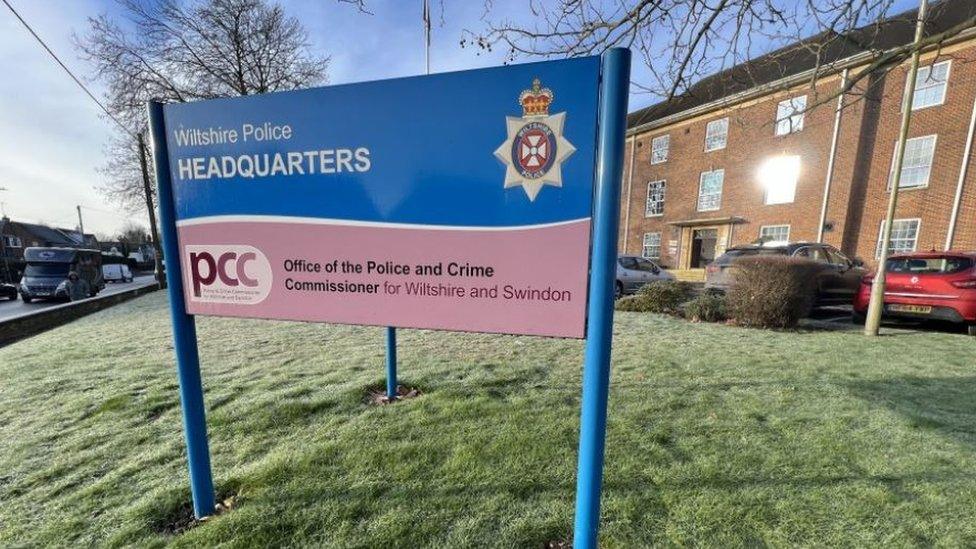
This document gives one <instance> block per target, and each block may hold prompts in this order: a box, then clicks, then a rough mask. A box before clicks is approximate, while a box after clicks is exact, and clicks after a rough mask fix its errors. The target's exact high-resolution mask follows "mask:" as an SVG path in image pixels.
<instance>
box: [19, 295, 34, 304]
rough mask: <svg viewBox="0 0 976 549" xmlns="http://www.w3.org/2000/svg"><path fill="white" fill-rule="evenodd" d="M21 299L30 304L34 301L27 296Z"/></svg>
mask: <svg viewBox="0 0 976 549" xmlns="http://www.w3.org/2000/svg"><path fill="white" fill-rule="evenodd" d="M21 299H23V300H24V303H30V302H31V301H32V300H31V298H29V297H27V296H26V295H25V296H21Z"/></svg>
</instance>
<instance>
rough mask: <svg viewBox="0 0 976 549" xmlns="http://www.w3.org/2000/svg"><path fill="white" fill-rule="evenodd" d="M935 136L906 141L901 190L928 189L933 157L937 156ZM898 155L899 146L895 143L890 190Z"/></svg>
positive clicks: (889, 183)
mask: <svg viewBox="0 0 976 549" xmlns="http://www.w3.org/2000/svg"><path fill="white" fill-rule="evenodd" d="M935 138H936V136H934V135H926V136H924V137H915V138H912V139H908V140H906V141H905V160H904V162H902V165H901V180H900V181H899V182H898V188H899V189H912V188H916V187H926V186H928V184H929V173H930V172H931V171H932V157H933V156H934V155H935ZM897 153H898V144H897V143H895V150H894V152H892V153H891V173H890V175H889V178H888V190H891V184H892V182H894V180H895V155H896V154H897Z"/></svg>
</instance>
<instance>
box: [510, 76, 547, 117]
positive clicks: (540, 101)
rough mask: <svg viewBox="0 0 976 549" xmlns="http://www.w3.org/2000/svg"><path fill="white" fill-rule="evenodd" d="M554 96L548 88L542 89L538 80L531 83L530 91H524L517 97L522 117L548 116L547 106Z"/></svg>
mask: <svg viewBox="0 0 976 549" xmlns="http://www.w3.org/2000/svg"><path fill="white" fill-rule="evenodd" d="M554 97H555V96H554V95H553V94H552V90H550V89H549V88H543V87H542V82H540V81H539V79H538V78H536V79H534V80H533V81H532V89H530V90H525V91H523V92H522V93H521V94H520V95H519V103H521V104H522V116H548V115H549V105H550V104H552V100H553V98H554Z"/></svg>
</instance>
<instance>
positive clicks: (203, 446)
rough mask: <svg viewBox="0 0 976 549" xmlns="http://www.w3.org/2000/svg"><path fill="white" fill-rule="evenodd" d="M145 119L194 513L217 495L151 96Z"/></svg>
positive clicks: (162, 135) (165, 160)
mask: <svg viewBox="0 0 976 549" xmlns="http://www.w3.org/2000/svg"><path fill="white" fill-rule="evenodd" d="M149 125H150V128H151V131H152V151H153V160H154V162H153V164H154V165H155V167H156V188H157V189H158V191H157V192H158V193H159V219H160V224H161V225H162V233H163V254H164V257H165V259H166V260H167V261H166V282H167V292H168V294H169V308H170V314H171V318H172V319H173V346H174V349H175V352H176V371H177V376H178V378H179V382H180V404H181V405H182V407H183V433H184V435H185V436H186V456H187V460H188V462H189V468H190V491H191V492H192V494H193V514H194V515H195V516H196V517H197V518H198V519H199V518H203V517H206V516H209V515H212V514H213V512H214V507H215V504H216V498H215V497H214V486H213V477H212V475H211V471H210V448H209V444H208V442H207V419H206V412H205V409H204V403H203V382H202V380H201V377H200V356H199V353H198V352H197V332H196V324H195V323H194V320H193V317H192V316H190V315H189V314H187V312H186V304H185V303H184V301H183V295H184V294H183V271H182V268H181V267H180V249H179V243H178V242H177V233H176V208H175V206H174V201H173V188H172V179H171V174H170V170H169V151H168V150H167V146H166V127H165V121H164V119H163V105H162V103H157V102H155V101H153V102H150V103H149Z"/></svg>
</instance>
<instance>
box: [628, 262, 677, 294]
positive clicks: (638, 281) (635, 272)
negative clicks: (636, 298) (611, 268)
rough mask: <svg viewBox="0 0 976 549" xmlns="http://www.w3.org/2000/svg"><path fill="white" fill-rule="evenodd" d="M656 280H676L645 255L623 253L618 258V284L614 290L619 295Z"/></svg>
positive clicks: (638, 288) (631, 291)
mask: <svg viewBox="0 0 976 549" xmlns="http://www.w3.org/2000/svg"><path fill="white" fill-rule="evenodd" d="M655 280H674V275H673V274H671V273H669V272H667V271H665V270H664V269H662V268H661V267H660V266H658V264H657V263H654V262H653V261H651V260H650V259H647V258H645V257H640V256H637V255H622V256H620V257H618V258H617V284H616V286H615V290H614V294H615V295H616V296H617V297H620V296H622V295H624V294H632V293H634V292H636V291H637V290H640V289H641V286H643V285H644V284H647V283H648V282H653V281H655Z"/></svg>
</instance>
